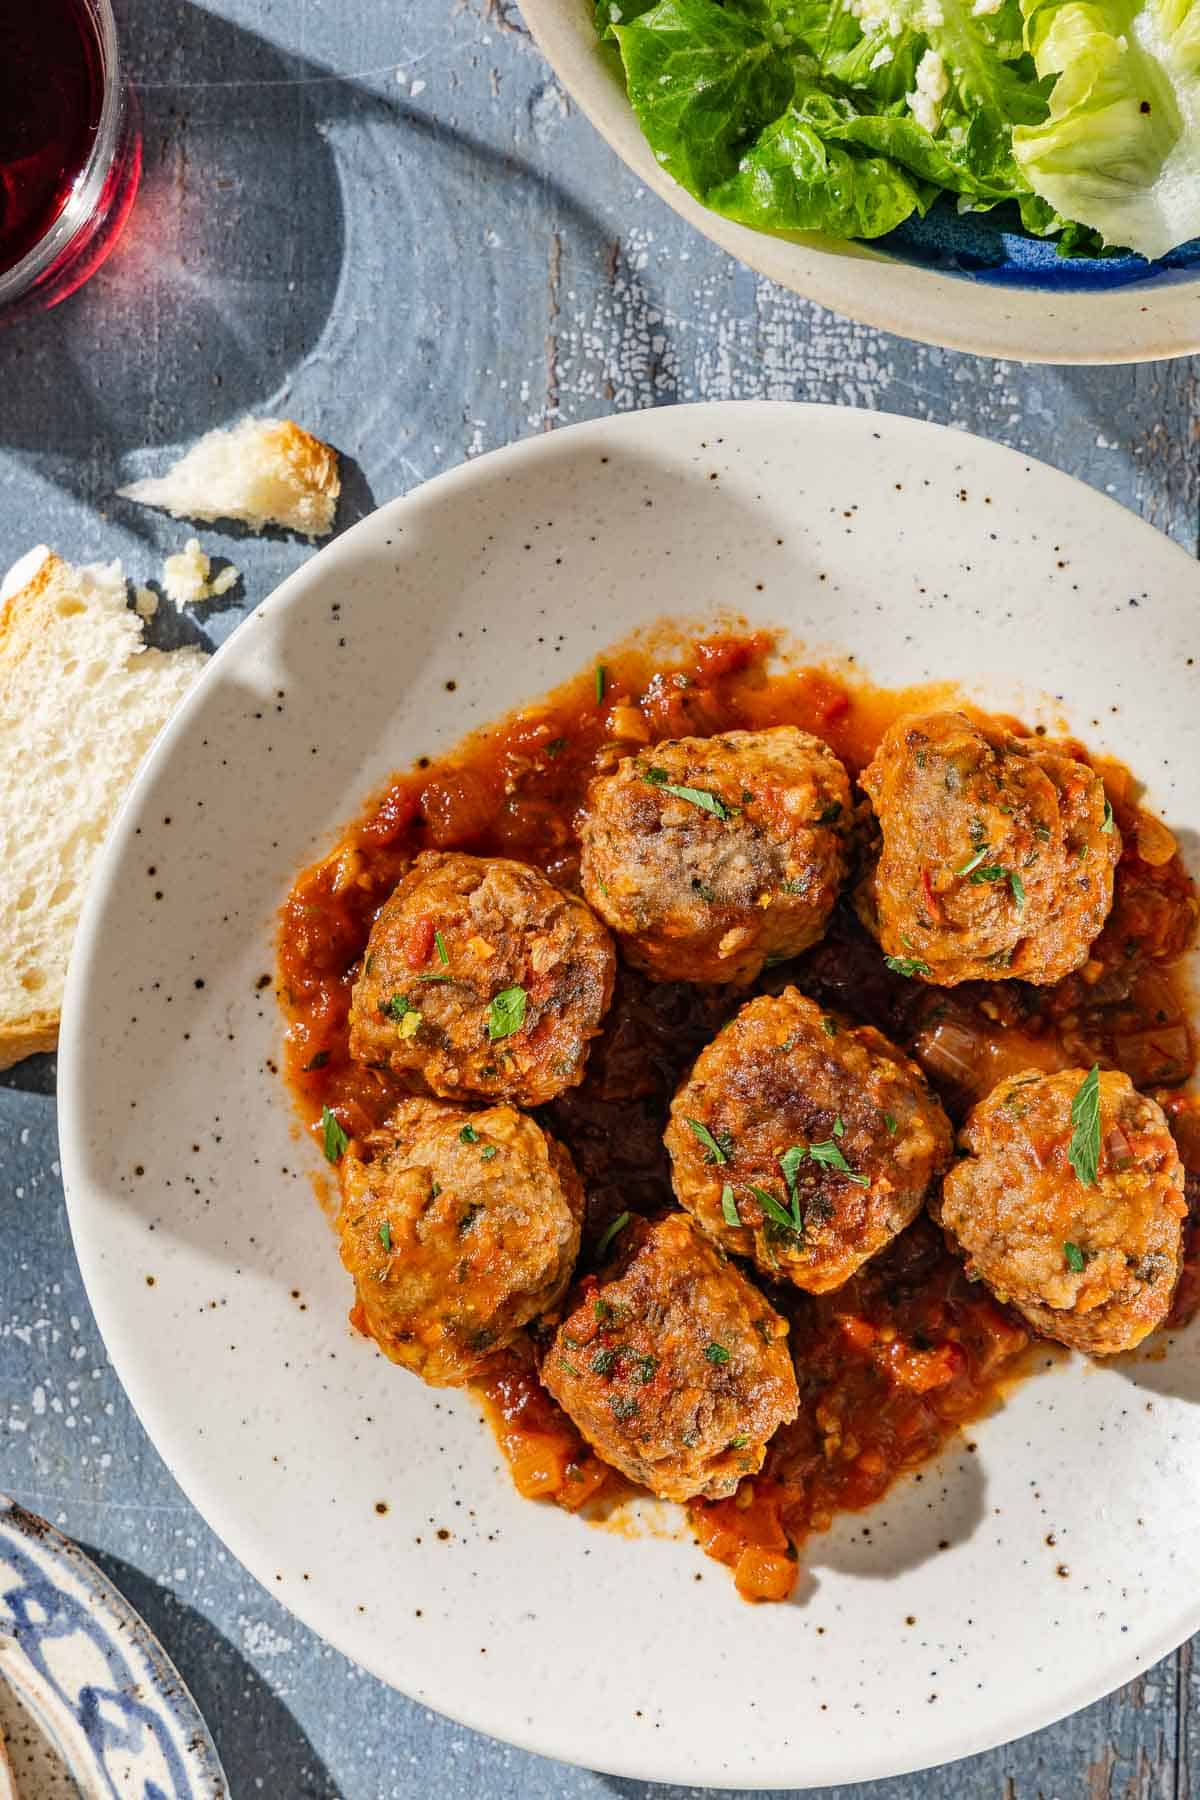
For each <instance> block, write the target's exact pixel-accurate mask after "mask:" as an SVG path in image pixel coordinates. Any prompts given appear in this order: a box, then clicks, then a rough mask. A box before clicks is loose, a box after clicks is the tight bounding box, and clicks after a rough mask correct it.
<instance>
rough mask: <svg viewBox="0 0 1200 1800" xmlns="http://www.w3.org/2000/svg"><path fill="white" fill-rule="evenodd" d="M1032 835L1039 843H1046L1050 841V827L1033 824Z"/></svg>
mask: <svg viewBox="0 0 1200 1800" xmlns="http://www.w3.org/2000/svg"><path fill="white" fill-rule="evenodd" d="M1033 835H1034V837H1035V838H1037V839H1038V840H1039V841H1040V842H1041V843H1043V844H1048V843H1049V842H1050V827H1049V826H1048V825H1035V826H1034V828H1033Z"/></svg>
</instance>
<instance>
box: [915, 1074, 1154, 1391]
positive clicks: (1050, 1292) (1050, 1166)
mask: <svg viewBox="0 0 1200 1800" xmlns="http://www.w3.org/2000/svg"><path fill="white" fill-rule="evenodd" d="M1077 1096H1078V1097H1079V1104H1078V1106H1076V1108H1075V1111H1076V1114H1077V1116H1080V1117H1081V1119H1082V1118H1086V1116H1087V1115H1088V1112H1089V1106H1088V1102H1089V1100H1091V1101H1092V1103H1093V1104H1092V1108H1091V1112H1092V1116H1094V1114H1095V1109H1096V1103H1098V1113H1099V1119H1098V1123H1097V1124H1096V1125H1094V1126H1093V1127H1092V1128H1091V1131H1090V1133H1089V1132H1088V1131H1087V1129H1086V1126H1085V1125H1084V1124H1083V1123H1082V1122H1081V1123H1080V1126H1079V1130H1080V1133H1081V1135H1082V1136H1083V1138H1084V1139H1085V1141H1086V1139H1087V1137H1088V1136H1089V1135H1090V1138H1091V1143H1092V1147H1093V1149H1098V1151H1099V1158H1098V1167H1097V1169H1096V1172H1095V1173H1096V1178H1095V1180H1094V1181H1085V1180H1084V1178H1083V1177H1084V1175H1087V1174H1090V1173H1091V1171H1090V1170H1089V1169H1088V1168H1087V1167H1086V1164H1085V1166H1084V1168H1083V1170H1082V1173H1080V1172H1077V1168H1076V1166H1075V1164H1073V1163H1072V1161H1071V1157H1070V1150H1071V1146H1072V1141H1073V1139H1074V1137H1075V1135H1076V1123H1075V1120H1073V1119H1072V1106H1073V1103H1074V1102H1075V1101H1076V1098H1077ZM959 1143H960V1146H961V1148H962V1149H963V1150H964V1151H965V1152H966V1156H965V1160H963V1161H961V1162H959V1163H956V1164H955V1166H954V1168H953V1169H951V1171H950V1173H949V1174H948V1175H947V1177H946V1180H945V1183H944V1185H943V1188H942V1194H941V1201H940V1204H938V1205H935V1206H934V1207H933V1208H932V1209H931V1210H933V1212H934V1216H935V1217H936V1218H938V1219H939V1220H940V1223H941V1225H942V1227H943V1229H944V1230H945V1231H946V1233H947V1235H948V1237H949V1238H950V1240H951V1242H952V1243H954V1244H957V1246H958V1248H959V1249H960V1250H961V1251H962V1252H963V1253H964V1254H965V1255H966V1257H967V1273H968V1274H970V1275H975V1276H977V1277H980V1278H982V1280H984V1281H985V1282H986V1283H987V1285H988V1286H989V1287H990V1288H991V1289H992V1291H993V1292H994V1293H995V1294H996V1296H997V1298H998V1299H1000V1300H1005V1301H1007V1302H1009V1304H1010V1305H1012V1306H1015V1307H1016V1308H1017V1310H1018V1311H1019V1312H1021V1313H1023V1314H1024V1315H1025V1317H1026V1318H1027V1319H1028V1320H1029V1323H1030V1324H1031V1325H1032V1326H1033V1327H1034V1328H1035V1330H1037V1331H1040V1332H1042V1333H1043V1334H1044V1335H1045V1336H1046V1337H1052V1338H1057V1339H1058V1341H1059V1343H1062V1344H1070V1345H1071V1346H1072V1347H1073V1348H1074V1349H1076V1350H1086V1351H1087V1352H1088V1353H1089V1354H1090V1355H1092V1356H1115V1355H1117V1353H1118V1352H1119V1351H1122V1350H1132V1349H1133V1347H1134V1345H1135V1344H1139V1343H1140V1342H1141V1340H1142V1339H1143V1338H1144V1337H1145V1336H1146V1334H1147V1333H1148V1332H1150V1331H1153V1330H1154V1328H1155V1326H1156V1325H1160V1324H1161V1323H1162V1321H1163V1320H1164V1318H1165V1317H1166V1315H1167V1312H1168V1311H1169V1309H1170V1305H1171V1296H1172V1294H1173V1292H1174V1289H1175V1281H1176V1278H1177V1276H1178V1274H1179V1266H1180V1259H1181V1254H1182V1236H1183V1219H1184V1217H1185V1215H1186V1213H1187V1206H1186V1204H1185V1201H1184V1191H1183V1181H1184V1177H1183V1166H1182V1164H1181V1163H1180V1160H1179V1155H1178V1152H1177V1151H1176V1148H1175V1141H1174V1139H1173V1138H1172V1136H1171V1131H1170V1127H1169V1126H1168V1124H1167V1121H1166V1118H1165V1117H1164V1115H1163V1112H1162V1110H1161V1108H1160V1107H1158V1106H1156V1105H1155V1103H1154V1101H1153V1100H1147V1099H1146V1098H1145V1096H1144V1095H1142V1094H1139V1093H1138V1092H1137V1091H1136V1089H1135V1088H1134V1087H1133V1086H1132V1084H1131V1083H1130V1080H1129V1077H1128V1076H1127V1075H1122V1074H1120V1073H1119V1072H1118V1071H1109V1070H1106V1071H1105V1072H1104V1073H1103V1074H1101V1075H1100V1076H1099V1078H1098V1084H1097V1079H1096V1077H1094V1076H1089V1075H1086V1074H1085V1072H1084V1070H1083V1069H1065V1070H1063V1071H1062V1072H1061V1073H1059V1074H1057V1075H1043V1074H1040V1073H1037V1072H1035V1071H1033V1070H1030V1071H1029V1072H1027V1073H1026V1074H1023V1075H1014V1076H1012V1077H1010V1078H1009V1079H1008V1080H1007V1081H1002V1082H1000V1083H999V1084H998V1086H996V1087H994V1088H993V1089H992V1091H991V1093H990V1094H989V1095H988V1097H987V1099H986V1100H981V1101H980V1103H979V1105H978V1106H976V1107H975V1108H974V1110H973V1111H972V1112H971V1113H970V1114H969V1116H968V1118H967V1122H966V1124H965V1125H964V1126H963V1129H962V1132H961V1133H960V1136H959ZM1080 1147H1081V1148H1083V1147H1085V1145H1082V1146H1080ZM1079 1160H1081V1159H1080V1158H1079V1157H1078V1156H1077V1159H1076V1161H1077V1162H1078V1161H1079Z"/></svg>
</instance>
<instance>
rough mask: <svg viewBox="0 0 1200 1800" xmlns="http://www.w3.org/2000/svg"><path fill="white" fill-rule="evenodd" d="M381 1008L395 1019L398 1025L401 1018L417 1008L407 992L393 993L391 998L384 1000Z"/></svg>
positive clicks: (389, 1016) (382, 1011)
mask: <svg viewBox="0 0 1200 1800" xmlns="http://www.w3.org/2000/svg"><path fill="white" fill-rule="evenodd" d="M379 1010H380V1012H381V1013H386V1014H387V1016H388V1018H389V1019H394V1020H395V1021H396V1023H397V1025H398V1024H399V1023H400V1021H401V1019H403V1018H405V1017H406V1016H407V1015H408V1014H409V1013H410V1012H415V1011H416V1008H415V1006H414V1005H413V1003H412V1001H411V1000H410V999H409V998H408V996H407V994H393V995H392V997H391V999H390V1000H385V1001H383V1003H382V1005H381V1006H380V1008H379Z"/></svg>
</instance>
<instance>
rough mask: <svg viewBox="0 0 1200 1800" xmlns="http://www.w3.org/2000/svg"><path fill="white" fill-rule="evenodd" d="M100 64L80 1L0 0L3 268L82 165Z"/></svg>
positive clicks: (30, 240) (47, 221)
mask: <svg viewBox="0 0 1200 1800" xmlns="http://www.w3.org/2000/svg"><path fill="white" fill-rule="evenodd" d="M103 103H104V66H103V60H102V54H101V47H100V42H99V39H98V37H97V34H96V25H95V21H94V19H93V16H92V14H91V11H90V9H89V8H88V6H87V5H86V4H85V0H0V271H3V270H5V269H10V268H12V266H13V265H14V264H15V263H18V262H20V260H21V258H22V257H24V256H26V255H27V254H28V252H29V251H30V250H32V249H33V247H34V246H35V245H36V244H38V243H39V242H40V241H41V239H42V238H43V237H44V236H45V234H46V232H47V231H48V230H49V229H50V227H51V225H53V223H54V221H55V219H56V218H57V217H58V215H59V213H60V212H61V211H62V209H63V207H64V206H65V205H66V203H67V201H68V199H69V198H70V196H71V190H72V189H73V187H74V185H75V182H76V180H77V179H78V177H79V175H80V174H81V173H82V171H83V170H84V169H85V168H86V167H87V164H88V160H89V158H90V156H91V154H92V149H93V146H94V145H95V142H96V135H97V132H98V131H99V128H100V118H101V112H102V108H103Z"/></svg>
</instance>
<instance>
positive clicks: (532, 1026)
mask: <svg viewBox="0 0 1200 1800" xmlns="http://www.w3.org/2000/svg"><path fill="white" fill-rule="evenodd" d="M615 974H616V952H615V950H614V948H613V942H612V939H611V938H610V936H609V934H608V932H607V931H606V930H605V928H604V926H603V925H602V924H601V923H600V921H599V919H597V918H596V917H595V915H594V914H593V913H592V912H591V911H590V910H589V908H588V907H587V906H586V905H585V904H584V902H583V901H582V900H580V899H579V898H578V896H576V895H574V894H566V893H562V892H560V890H559V889H558V888H556V887H553V886H552V885H551V883H550V882H549V881H547V880H546V877H545V876H544V875H542V874H540V873H539V872H538V870H536V869H531V868H528V867H527V866H526V865H525V864H524V863H516V862H507V861H505V860H504V859H503V858H500V857H493V858H488V859H486V860H485V859H484V858H483V857H479V856H462V855H459V854H456V853H453V852H451V853H443V852H441V851H427V852H426V853H425V854H424V855H423V856H419V857H418V858H417V860H416V862H415V863H414V864H413V866H412V868H411V869H410V870H409V872H408V874H407V875H406V876H405V877H404V879H403V880H402V881H401V882H400V883H399V885H398V886H397V888H396V889H395V891H394V892H393V894H392V896H391V898H390V899H389V900H388V901H387V902H386V904H385V905H384V906H383V907H382V909H381V910H380V912H379V915H378V917H377V918H376V920H375V923H374V925H373V926H372V928H371V936H370V941H369V943H368V945H367V954H366V957H365V959H364V962H363V967H362V973H361V974H360V976H359V978H358V980H357V981H356V983H355V984H354V997H353V1002H352V1004H351V1008H350V1054H351V1055H352V1056H354V1057H356V1058H357V1059H358V1061H360V1062H365V1063H370V1064H371V1065H373V1066H375V1067H380V1068H384V1069H387V1070H388V1071H389V1072H390V1073H391V1074H393V1075H399V1076H401V1077H409V1078H410V1079H412V1080H413V1081H414V1084H415V1085H417V1086H421V1085H422V1084H423V1086H424V1087H425V1088H427V1089H429V1090H430V1091H431V1092H433V1093H435V1094H439V1095H442V1096H443V1097H444V1098H447V1099H457V1098H461V1097H467V1096H474V1095H484V1096H486V1097H487V1098H489V1099H497V1100H511V1101H512V1102H513V1103H514V1104H515V1105H517V1106H541V1105H543V1104H544V1103H545V1102H546V1101H547V1100H553V1099H554V1097H555V1095H556V1094H561V1093H562V1092H563V1091H564V1089H566V1088H569V1087H574V1086H575V1085H576V1084H577V1083H578V1082H580V1081H581V1080H582V1079H583V1072H584V1067H585V1065H586V1062H587V1053H588V1045H589V1043H590V1041H591V1039H592V1038H594V1037H595V1035H596V1033H597V1032H598V1031H599V1029H600V1024H601V1021H602V1020H603V1018H604V1015H605V1013H606V1012H607V1010H608V1005H609V1002H610V1001H611V999H612V991H613V980H614V977H615Z"/></svg>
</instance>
